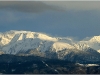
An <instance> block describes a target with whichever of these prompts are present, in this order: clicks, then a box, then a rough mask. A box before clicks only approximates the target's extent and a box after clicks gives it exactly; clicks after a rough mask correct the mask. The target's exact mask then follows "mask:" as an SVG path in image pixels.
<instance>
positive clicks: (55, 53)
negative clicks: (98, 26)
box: [0, 30, 100, 60]
mask: <svg viewBox="0 0 100 75" xmlns="http://www.w3.org/2000/svg"><path fill="white" fill-rule="evenodd" d="M99 52H100V36H94V37H92V38H90V39H89V40H86V41H84V40H82V41H74V40H72V39H71V38H64V37H51V36H49V35H47V34H44V33H38V32H31V31H14V30H11V31H8V32H5V33H0V54H14V55H37V56H43V57H51V58H52V57H56V58H59V59H70V58H71V59H72V60H74V59H75V56H78V59H80V57H81V56H82V55H83V56H84V55H85V56H84V58H83V59H82V60H85V59H86V60H100V53H99Z"/></svg>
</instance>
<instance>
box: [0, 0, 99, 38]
mask: <svg viewBox="0 0 100 75" xmlns="http://www.w3.org/2000/svg"><path fill="white" fill-rule="evenodd" d="M9 30H28V31H34V32H43V33H47V34H51V35H54V36H64V37H66V36H73V37H79V38H84V37H91V36H94V35H100V2H92V1H88V2H79V1H76V2H74V1H72V2H68V1H65V2H64V1H61V2H58V1H55V2H54V1H53V2H51V1H50V2H49V1H47V2H43V1H42V2H40V1H38V2H35V1H33V2H30V1H27V2H25V1H23V2H20V1H19V2H18V1H17V2H7V1H6V2H1V1H0V32H5V31H9Z"/></svg>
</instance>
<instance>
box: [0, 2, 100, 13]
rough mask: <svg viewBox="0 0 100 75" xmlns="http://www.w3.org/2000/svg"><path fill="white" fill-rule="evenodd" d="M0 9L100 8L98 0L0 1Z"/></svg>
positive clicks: (32, 11)
mask: <svg viewBox="0 0 100 75" xmlns="http://www.w3.org/2000/svg"><path fill="white" fill-rule="evenodd" d="M0 9H5V10H13V11H20V12H31V13H37V12H43V11H47V10H53V11H64V10H100V2H99V1H0Z"/></svg>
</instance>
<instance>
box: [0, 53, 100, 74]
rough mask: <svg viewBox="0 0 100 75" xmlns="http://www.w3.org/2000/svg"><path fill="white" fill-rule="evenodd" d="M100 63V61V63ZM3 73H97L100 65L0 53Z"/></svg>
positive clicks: (99, 71) (0, 68) (0, 65)
mask: <svg viewBox="0 0 100 75" xmlns="http://www.w3.org/2000/svg"><path fill="white" fill-rule="evenodd" d="M98 64H99V63H98ZM0 73H3V74H86V73H88V74H89V73H91V74H97V73H100V66H91V67H89V66H88V67H86V66H81V65H78V64H76V63H74V62H70V61H67V60H58V59H47V58H42V57H36V56H15V55H0Z"/></svg>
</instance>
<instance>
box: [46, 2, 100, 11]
mask: <svg viewBox="0 0 100 75" xmlns="http://www.w3.org/2000/svg"><path fill="white" fill-rule="evenodd" d="M45 3H46V4H48V5H53V6H58V7H60V8H62V9H65V10H100V2H99V1H50V2H45Z"/></svg>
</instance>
